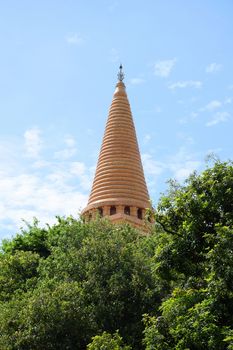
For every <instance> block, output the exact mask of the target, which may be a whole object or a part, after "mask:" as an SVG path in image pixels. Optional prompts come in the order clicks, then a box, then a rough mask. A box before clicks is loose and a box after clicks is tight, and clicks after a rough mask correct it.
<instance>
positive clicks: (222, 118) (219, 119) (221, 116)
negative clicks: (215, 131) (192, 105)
mask: <svg viewBox="0 0 233 350" xmlns="http://www.w3.org/2000/svg"><path fill="white" fill-rule="evenodd" d="M229 118H230V114H229V113H228V112H218V113H216V114H215V115H214V117H213V118H212V119H211V120H210V121H208V122H207V123H206V126H214V125H217V124H219V123H223V122H227V121H228V120H229Z"/></svg>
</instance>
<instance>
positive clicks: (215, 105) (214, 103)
mask: <svg viewBox="0 0 233 350" xmlns="http://www.w3.org/2000/svg"><path fill="white" fill-rule="evenodd" d="M221 106H222V102H221V101H218V100H213V101H210V102H209V103H208V104H207V105H206V106H204V107H202V108H201V109H200V110H201V111H203V112H204V111H207V112H212V111H214V110H215V109H217V108H220V107H221Z"/></svg>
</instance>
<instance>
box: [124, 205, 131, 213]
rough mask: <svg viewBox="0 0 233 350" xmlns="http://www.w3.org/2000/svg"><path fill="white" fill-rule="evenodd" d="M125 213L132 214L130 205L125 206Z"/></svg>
mask: <svg viewBox="0 0 233 350" xmlns="http://www.w3.org/2000/svg"><path fill="white" fill-rule="evenodd" d="M124 213H125V214H126V215H130V207H128V206H127V207H125V209H124Z"/></svg>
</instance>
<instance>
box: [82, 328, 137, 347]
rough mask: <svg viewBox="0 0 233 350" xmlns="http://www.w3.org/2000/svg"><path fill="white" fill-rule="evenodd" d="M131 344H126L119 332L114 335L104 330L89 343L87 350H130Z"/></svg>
mask: <svg viewBox="0 0 233 350" xmlns="http://www.w3.org/2000/svg"><path fill="white" fill-rule="evenodd" d="M130 349H132V348H131V347H130V346H127V345H124V344H123V340H122V337H121V336H120V335H119V333H114V334H113V335H111V334H109V333H107V332H103V334H101V335H96V336H95V337H93V338H92V342H91V343H90V344H88V346H87V350H130Z"/></svg>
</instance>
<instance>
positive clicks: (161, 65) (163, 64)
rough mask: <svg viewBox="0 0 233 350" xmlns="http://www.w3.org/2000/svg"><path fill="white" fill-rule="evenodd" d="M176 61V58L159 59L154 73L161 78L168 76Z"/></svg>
mask: <svg viewBox="0 0 233 350" xmlns="http://www.w3.org/2000/svg"><path fill="white" fill-rule="evenodd" d="M175 63H176V58H173V59H170V60H163V61H157V62H155V64H154V74H155V75H156V76H159V77H161V78H167V77H168V76H169V75H170V74H171V71H172V69H173V68H174V66H175Z"/></svg>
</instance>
